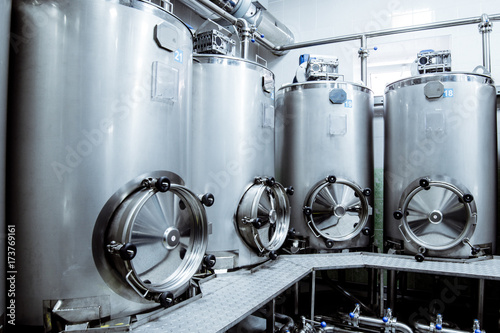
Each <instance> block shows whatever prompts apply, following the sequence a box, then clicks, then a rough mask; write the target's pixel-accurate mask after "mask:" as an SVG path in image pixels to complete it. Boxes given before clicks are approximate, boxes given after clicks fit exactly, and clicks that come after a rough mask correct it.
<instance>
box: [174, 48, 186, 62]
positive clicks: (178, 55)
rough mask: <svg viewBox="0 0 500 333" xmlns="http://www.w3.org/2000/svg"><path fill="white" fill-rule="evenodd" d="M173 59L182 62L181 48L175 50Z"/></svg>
mask: <svg viewBox="0 0 500 333" xmlns="http://www.w3.org/2000/svg"><path fill="white" fill-rule="evenodd" d="M174 60H175V61H177V62H180V63H181V64H182V61H183V60H184V59H183V53H182V50H175V52H174Z"/></svg>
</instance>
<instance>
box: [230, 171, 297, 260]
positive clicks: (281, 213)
mask: <svg viewBox="0 0 500 333" xmlns="http://www.w3.org/2000/svg"><path fill="white" fill-rule="evenodd" d="M236 224H237V228H238V230H239V233H240V236H241V237H242V239H243V240H244V241H245V243H246V244H247V245H248V246H249V247H251V248H252V249H254V250H256V251H257V252H258V253H259V254H262V255H264V254H267V253H270V252H272V251H277V250H278V249H279V248H280V247H281V246H282V245H283V243H284V242H285V240H286V237H287V235H288V229H289V225H290V203H289V201H288V197H287V190H286V189H285V188H283V186H282V185H281V184H279V183H278V182H276V181H275V180H274V178H256V179H255V182H254V184H252V185H251V186H250V187H249V188H248V189H247V191H246V192H245V193H244V194H243V197H242V198H241V200H240V203H239V205H238V210H237V212H236Z"/></svg>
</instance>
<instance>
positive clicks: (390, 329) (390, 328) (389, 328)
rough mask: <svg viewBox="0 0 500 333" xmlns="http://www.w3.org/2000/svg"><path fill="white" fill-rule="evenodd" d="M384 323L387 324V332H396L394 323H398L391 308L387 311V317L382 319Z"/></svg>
mask: <svg viewBox="0 0 500 333" xmlns="http://www.w3.org/2000/svg"><path fill="white" fill-rule="evenodd" d="M382 322H383V323H384V324H385V330H384V331H385V332H387V333H388V332H394V328H393V323H395V322H396V319H395V318H393V316H392V310H391V308H387V310H385V316H383V317H382Z"/></svg>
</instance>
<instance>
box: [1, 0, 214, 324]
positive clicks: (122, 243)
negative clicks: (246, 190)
mask: <svg viewBox="0 0 500 333" xmlns="http://www.w3.org/2000/svg"><path fill="white" fill-rule="evenodd" d="M12 33H13V35H14V36H17V38H18V39H17V40H18V41H19V42H18V43H14V44H13V52H14V54H15V57H13V59H12V61H11V65H10V70H11V75H12V78H14V79H13V80H11V82H10V86H9V89H10V100H9V120H8V121H9V135H8V144H9V151H8V172H9V174H10V176H9V180H8V184H7V186H8V192H7V196H8V203H9V205H8V207H9V208H8V212H7V219H8V221H9V223H12V224H15V225H16V228H17V229H16V233H17V235H18V241H17V248H18V252H17V253H16V266H17V271H18V272H22V274H19V275H18V276H17V280H16V287H17V290H18V293H17V294H16V304H17V308H16V311H17V312H16V318H17V324H18V325H30V326H41V325H45V326H46V327H47V326H50V325H51V323H55V322H56V321H58V320H60V321H62V322H67V323H81V322H92V323H95V322H96V321H97V322H99V321H101V322H102V321H104V320H106V319H114V318H121V317H123V316H128V315H131V314H136V313H138V312H142V311H146V310H150V309H157V308H158V306H159V304H158V302H160V303H161V304H162V305H168V304H169V303H170V302H171V301H172V300H173V299H174V298H177V297H178V296H179V295H183V293H184V290H186V288H187V286H188V284H189V282H190V281H189V280H190V279H191V277H192V276H193V274H194V273H195V272H196V271H197V269H198V267H199V266H200V263H201V262H202V259H203V255H204V250H205V248H206V242H207V238H206V237H207V229H206V228H207V224H206V216H205V213H204V208H203V206H202V205H201V201H200V200H199V198H198V196H197V195H195V194H194V193H192V192H191V191H190V190H189V189H187V188H186V187H184V186H183V179H182V178H181V177H184V175H185V174H187V172H186V169H187V167H186V164H187V161H186V159H187V157H186V150H187V147H186V144H187V142H186V140H187V133H186V132H187V126H188V116H189V111H190V105H189V102H190V99H189V98H190V95H191V79H192V47H193V44H192V35H191V32H190V30H189V29H188V27H187V26H186V25H184V24H183V23H182V22H181V21H180V20H179V19H177V18H176V17H175V16H173V15H172V14H170V13H169V12H167V11H166V10H164V9H163V8H160V7H158V6H155V5H153V4H150V3H147V2H143V1H123V2H122V1H102V0H57V1H56V0H54V1H43V2H39V1H37V2H32V1H15V2H14V4H13V22H12ZM49 328H50V327H49ZM54 329H55V328H54Z"/></svg>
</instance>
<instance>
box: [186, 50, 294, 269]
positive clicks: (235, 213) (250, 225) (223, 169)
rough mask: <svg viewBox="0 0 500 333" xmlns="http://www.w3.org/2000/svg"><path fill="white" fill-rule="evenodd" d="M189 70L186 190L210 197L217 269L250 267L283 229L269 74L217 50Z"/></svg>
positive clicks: (284, 206) (284, 200) (276, 244)
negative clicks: (189, 175) (189, 180)
mask: <svg viewBox="0 0 500 333" xmlns="http://www.w3.org/2000/svg"><path fill="white" fill-rule="evenodd" d="M193 67H194V68H193V72H194V77H195V80H194V82H193V117H192V119H193V120H192V126H191V142H190V149H191V151H190V156H191V162H192V165H193V170H192V171H193V173H192V181H193V188H195V189H197V190H199V191H206V192H210V193H213V194H214V195H215V198H216V202H215V204H214V206H213V207H211V209H210V211H208V212H207V214H208V219H209V222H210V223H211V226H212V227H211V229H212V233H211V235H210V236H209V241H208V250H207V251H208V252H210V253H213V254H215V255H216V257H217V260H218V263H217V264H216V267H217V268H221V269H222V268H228V269H230V268H235V267H241V266H246V265H252V264H255V263H258V262H261V261H262V260H264V259H265V258H266V257H267V256H268V255H269V254H270V255H271V256H273V255H274V253H275V252H276V251H277V250H278V249H279V248H280V247H281V245H282V244H283V242H284V241H285V239H286V235H287V232H288V226H289V214H290V211H289V201H288V197H287V194H286V192H287V189H285V188H284V187H283V186H282V185H281V184H279V183H277V182H276V181H275V180H274V74H273V73H272V72H271V71H269V70H268V69H267V68H265V67H263V66H261V65H259V64H257V63H254V62H251V61H246V60H242V59H238V58H232V57H227V56H217V55H195V57H194V65H193Z"/></svg>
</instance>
